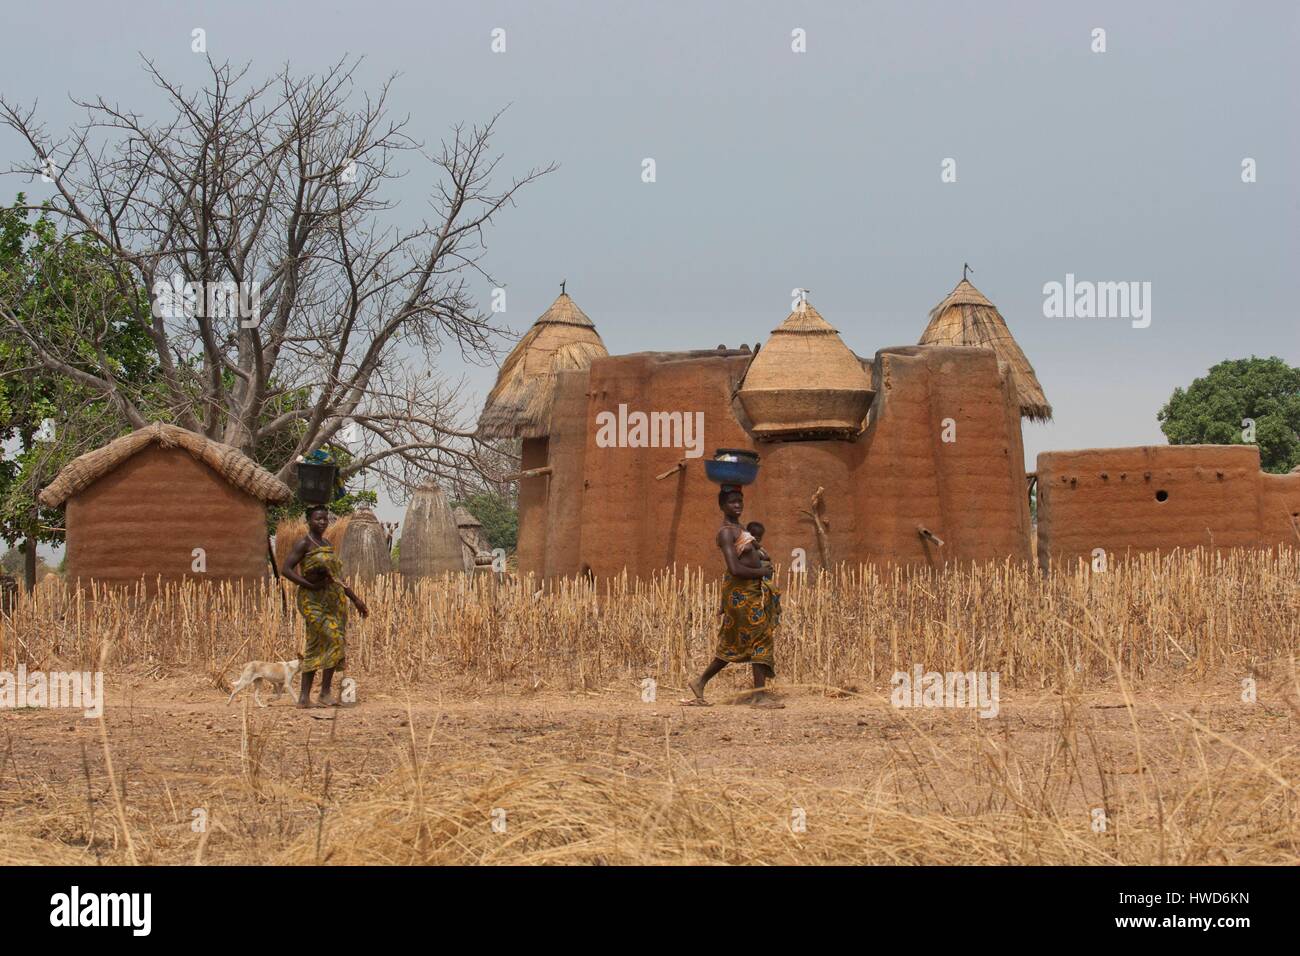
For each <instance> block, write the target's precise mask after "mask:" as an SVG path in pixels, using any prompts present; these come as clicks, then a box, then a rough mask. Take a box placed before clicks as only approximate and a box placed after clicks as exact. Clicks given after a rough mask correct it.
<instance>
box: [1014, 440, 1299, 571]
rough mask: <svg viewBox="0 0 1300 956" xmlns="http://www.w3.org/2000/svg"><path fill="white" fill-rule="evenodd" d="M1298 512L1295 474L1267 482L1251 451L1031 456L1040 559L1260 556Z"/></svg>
mask: <svg viewBox="0 0 1300 956" xmlns="http://www.w3.org/2000/svg"><path fill="white" fill-rule="evenodd" d="M1297 511H1300V475H1298V476H1290V475H1287V476H1278V475H1265V474H1263V473H1261V472H1260V470H1259V449H1258V448H1256V447H1255V446H1253V445H1167V446H1162V445H1152V446H1140V447H1134V448H1093V449H1087V450H1083V451H1064V452H1044V453H1043V454H1041V455H1039V456H1038V556H1039V558H1038V560H1039V564H1040V565H1042V566H1043V567H1047V566H1048V565H1049V564H1052V563H1065V562H1073V561H1075V560H1077V559H1083V560H1086V561H1090V560H1091V559H1092V554H1093V551H1094V549H1097V548H1103V549H1105V551H1106V553H1107V556H1108V559H1120V558H1123V557H1124V556H1125V555H1126V554H1138V553H1142V552H1147V551H1168V550H1172V549H1174V548H1196V547H1207V548H1215V549H1223V548H1238V547H1248V548H1253V547H1267V546H1271V545H1276V544H1280V543H1283V542H1285V541H1286V539H1287V537H1288V535H1290V536H1291V538H1292V540H1294V539H1295V536H1294V534H1293V533H1292V532H1291V531H1290V527H1289V525H1290V522H1291V519H1292V517H1293V514H1292V513H1293V512H1297Z"/></svg>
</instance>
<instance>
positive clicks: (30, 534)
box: [22, 431, 41, 593]
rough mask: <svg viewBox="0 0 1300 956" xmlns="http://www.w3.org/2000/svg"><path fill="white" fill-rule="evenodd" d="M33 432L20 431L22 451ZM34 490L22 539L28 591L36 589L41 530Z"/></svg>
mask: <svg viewBox="0 0 1300 956" xmlns="http://www.w3.org/2000/svg"><path fill="white" fill-rule="evenodd" d="M34 438H35V434H34V433H33V432H30V431H24V432H23V433H22V442H23V452H24V453H26V452H28V451H30V450H31V447H32V440H33V439H34ZM33 484H34V486H35V487H36V488H39V487H40V483H39V482H33ZM36 494H37V493H36V492H33V494H32V512H31V519H30V521H29V522H28V524H27V538H26V540H25V541H23V584H24V585H25V586H26V587H27V590H28V592H29V593H30V592H31V591H34V590H35V589H36V538H37V536H38V535H39V534H40V532H41V505H40V502H39V501H37V500H36Z"/></svg>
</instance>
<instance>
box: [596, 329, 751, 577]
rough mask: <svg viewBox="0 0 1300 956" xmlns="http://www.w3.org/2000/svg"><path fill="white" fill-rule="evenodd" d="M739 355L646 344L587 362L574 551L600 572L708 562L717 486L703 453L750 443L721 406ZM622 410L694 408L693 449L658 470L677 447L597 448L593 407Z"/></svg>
mask: <svg viewBox="0 0 1300 956" xmlns="http://www.w3.org/2000/svg"><path fill="white" fill-rule="evenodd" d="M747 362H748V356H745V355H738V356H716V357H715V356H703V357H696V358H689V359H688V358H684V357H676V358H674V357H672V356H671V355H669V356H660V355H656V354H654V353H639V354H635V355H617V356H610V357H608V358H599V359H596V360H595V361H594V362H593V363H592V365H591V368H590V369H589V370H588V376H589V378H588V402H587V413H586V420H585V423H584V426H583V427H584V430H585V432H586V452H585V456H584V462H583V467H584V473H585V488H584V491H583V500H582V528H581V555H582V563H584V564H586V565H588V566H589V567H590V568H591V569H592V571H593V572H594V573H595V574H596V575H597V576H600V577H606V576H611V575H616V574H619V573H620V572H622V571H623V570H624V569H625V568H626V569H627V571H628V573H629V574H632V575H641V576H648V575H649V574H651V573H652V572H654V571H655V570H658V569H660V568H665V567H669V566H671V565H672V564H673V563H674V562H676V563H677V565H678V566H679V567H682V566H686V565H699V564H703V563H708V562H709V561H710V560H711V559H710V553H711V552H713V553H714V554H716V548H715V546H714V544H713V535H714V532H715V531H716V530H717V525H718V520H719V512H718V507H717V493H718V487H717V485H714V484H712V483H711V482H710V481H708V479H707V478H705V477H704V463H703V459H704V457H709V456H711V455H712V454H713V450H714V449H715V448H718V447H737V448H749V447H752V442H750V440H749V437H748V435H747V434H746V433H745V431H744V429H743V428H742V427H741V426H740V423H739V422H738V421H737V420H736V418H735V416H734V415H733V414H732V411H731V394H732V391H733V389H734V388H735V385H736V383H737V382H739V380H740V377H741V375H742V374H743V373H744V369H745V366H746V363H747ZM620 403H623V404H625V405H627V410H628V413H631V412H634V411H641V412H646V413H650V412H682V413H684V414H686V413H689V414H693V413H695V412H703V413H704V436H703V440H702V448H703V451H704V454H703V456H702V457H701V458H692V459H690V460H689V461H688V462H687V464H686V467H685V469H683V470H680V471H678V472H676V473H675V474H673V475H671V476H669V477H668V478H665V479H664V480H662V481H658V480H656V478H655V476H656V475H659V474H662V473H663V472H665V471H668V470H669V469H670V468H672V467H673V466H674V465H675V464H677V463H678V461H680V460H681V459H682V458H683V457H684V456H685V449H682V448H672V447H667V448H662V447H661V448H625V447H610V448H601V447H598V446H597V444H596V435H597V427H596V416H597V415H598V414H600V413H601V412H604V411H608V412H611V413H613V414H615V415H617V414H618V406H619V404H620Z"/></svg>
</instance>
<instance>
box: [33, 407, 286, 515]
mask: <svg viewBox="0 0 1300 956" xmlns="http://www.w3.org/2000/svg"><path fill="white" fill-rule="evenodd" d="M155 444H156V445H158V446H159V447H160V448H166V449H170V448H180V449H182V450H184V451H187V452H189V454H190V456H191V457H192V458H194V460H195V461H200V462H202V463H203V464H205V465H207V466H208V467H209V468H211V469H212V470H213V471H215V472H216V473H217V474H218V475H220V476H221V477H222V478H224V479H225V480H226V482H227V483H229V484H230V485H233V486H234V487H236V488H238V489H240V490H241V491H245V492H247V493H248V494H250V495H252V496H253V497H254V498H257V499H258V500H259V501H262V502H263V503H265V504H269V505H276V504H283V503H284V502H286V501H288V500H289V499H290V498H291V497H292V496H293V492H291V491H290V490H289V487H288V486H287V485H286V484H285V483H284V482H282V481H280V479H278V478H276V477H275V475H273V474H271V473H270V472H269V471H267V470H266V469H264V468H262V467H261V466H260V465H259V464H258V463H257V462H255V461H253V460H252V459H251V458H249V457H248V456H246V455H245V454H243V453H242V452H241V451H239V450H238V449H236V448H231V447H230V446H229V445H223V444H221V443H220V442H216V441H213V440H212V439H210V438H205V437H204V436H203V435H199V434H197V433H195V432H192V431H189V430H188V429H185V428H181V427H180V426H178V425H168V424H166V423H164V422H154V423H153V424H152V425H149V426H147V427H145V428H140V429H137V430H136V431H133V432H131V433H130V434H129V435H123V436H122V437H121V438H117V439H115V440H113V441H111V442H109V443H108V444H107V445H103V446H101V447H99V448H96V449H95V450H94V451H88V452H86V453H85V454H84V455H81V456H80V457H78V458H74V459H73V460H72V461H70V462H68V463H67V464H66V465H65V466H64V467H63V469H62V470H61V471H60V472H59V473H58V475H56V476H55V478H54V480H53V481H52V482H50V483H49V484H48V485H46V486H45V488H44V489H43V490H42V491H41V494H40V500H41V504H43V505H45V506H46V507H47V508H58V507H61V506H62V505H63V504H64V502H66V501H67V500H68V499H69V498H71V497H72V496H73V495H75V494H77V493H78V492H79V491H81V490H83V489H84V488H88V487H90V486H91V485H92V484H94V483H95V482H96V481H98V480H99V479H100V478H102V477H103V476H104V475H106V474H108V473H109V472H110V471H112V470H113V469H114V468H116V467H117V466H118V465H120V464H122V462H124V461H126V460H127V459H128V458H130V457H132V456H133V455H135V454H137V453H139V452H140V451H142V450H143V449H145V448H147V447H148V446H150V445H155Z"/></svg>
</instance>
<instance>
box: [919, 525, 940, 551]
mask: <svg viewBox="0 0 1300 956" xmlns="http://www.w3.org/2000/svg"><path fill="white" fill-rule="evenodd" d="M916 533H917V534H919V535H920V536H921V537H922V538H925V539H926V540H927V541H933V542H934V543H935V544H937V545H938V546H939V547H941V548H942V547H943V538H941V537H939V536H938V535H937V534H935V533H934V532H933V531H931V530H930V529H929V528H927V527H925V525H917V526H916Z"/></svg>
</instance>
